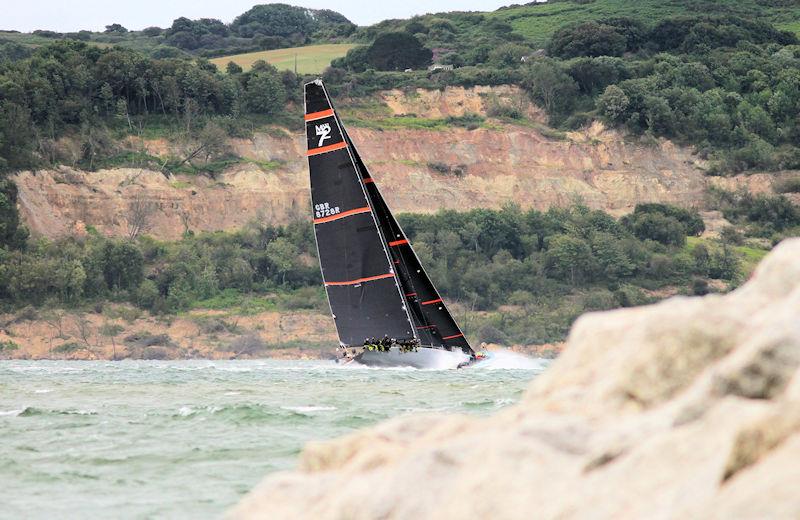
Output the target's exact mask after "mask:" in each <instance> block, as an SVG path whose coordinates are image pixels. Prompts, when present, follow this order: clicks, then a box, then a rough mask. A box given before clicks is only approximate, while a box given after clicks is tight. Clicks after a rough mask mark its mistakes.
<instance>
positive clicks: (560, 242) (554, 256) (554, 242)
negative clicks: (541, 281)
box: [545, 235, 593, 285]
mask: <svg viewBox="0 0 800 520" xmlns="http://www.w3.org/2000/svg"><path fill="white" fill-rule="evenodd" d="M592 261H593V258H592V249H591V247H590V246H589V244H588V243H587V242H586V241H585V240H583V239H580V238H577V237H573V236H570V235H556V236H554V237H552V238H551V239H550V243H549V245H548V248H547V257H546V263H545V267H546V269H547V272H548V273H549V274H552V275H553V276H555V277H556V278H560V279H562V280H568V281H569V282H570V283H571V284H573V285H575V282H576V281H577V280H581V279H583V278H584V277H585V276H586V274H587V273H588V272H589V271H590V269H591V265H592Z"/></svg>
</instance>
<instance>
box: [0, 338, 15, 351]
mask: <svg viewBox="0 0 800 520" xmlns="http://www.w3.org/2000/svg"><path fill="white" fill-rule="evenodd" d="M13 350H19V345H17V344H16V343H14V342H13V341H11V340H10V339H9V340H6V341H0V353H3V352H11V351H13Z"/></svg>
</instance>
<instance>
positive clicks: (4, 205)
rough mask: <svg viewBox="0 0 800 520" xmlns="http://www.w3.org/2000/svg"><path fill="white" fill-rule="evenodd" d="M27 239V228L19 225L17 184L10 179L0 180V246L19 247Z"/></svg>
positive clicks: (23, 244) (7, 247)
mask: <svg viewBox="0 0 800 520" xmlns="http://www.w3.org/2000/svg"><path fill="white" fill-rule="evenodd" d="M27 239H28V230H27V229H26V228H25V227H24V226H22V225H20V222H19V211H17V185H16V184H14V181H12V180H10V179H7V178H6V179H2V180H0V247H2V248H6V249H20V248H22V247H24V246H25V241H26V240H27Z"/></svg>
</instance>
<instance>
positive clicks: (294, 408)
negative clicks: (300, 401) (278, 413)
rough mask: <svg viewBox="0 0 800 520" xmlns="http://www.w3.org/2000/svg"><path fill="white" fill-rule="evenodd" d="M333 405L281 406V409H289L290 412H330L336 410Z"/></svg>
mask: <svg viewBox="0 0 800 520" xmlns="http://www.w3.org/2000/svg"><path fill="white" fill-rule="evenodd" d="M336 409H337V408H336V407H335V406H281V410H289V411H291V412H298V413H307V412H332V411H334V410H336Z"/></svg>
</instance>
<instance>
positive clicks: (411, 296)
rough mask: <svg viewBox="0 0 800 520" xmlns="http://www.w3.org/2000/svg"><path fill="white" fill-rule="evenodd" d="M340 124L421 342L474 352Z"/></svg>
mask: <svg viewBox="0 0 800 520" xmlns="http://www.w3.org/2000/svg"><path fill="white" fill-rule="evenodd" d="M337 120H338V116H337ZM339 126H340V128H341V130H342V132H343V133H344V139H345V142H346V143H347V145H348V147H349V150H350V153H351V155H352V156H353V159H354V160H355V164H356V167H357V169H358V172H359V175H360V176H361V181H362V183H363V184H364V186H365V188H366V191H367V196H368V198H369V201H370V205H371V206H372V208H373V212H374V215H375V216H376V219H377V221H378V225H379V227H380V230H381V232H382V233H383V236H384V239H385V240H386V244H387V245H388V246H389V253H390V256H391V259H392V262H393V264H394V267H395V272H396V273H397V276H398V279H399V281H400V286H401V288H402V290H403V297H404V298H405V299H406V302H407V307H408V310H409V313H410V314H411V318H412V320H413V322H414V327H415V329H416V332H417V334H418V336H419V338H420V342H421V343H422V344H423V345H431V346H434V347H443V348H446V349H448V350H450V349H453V348H460V349H461V350H463V351H464V352H466V353H472V352H473V350H472V347H470V345H469V342H467V339H466V338H465V337H464V334H463V332H461V329H460V328H459V326H458V324H457V323H456V320H455V319H454V318H453V315H452V314H450V311H449V310H448V309H447V306H446V305H445V303H444V300H443V299H442V297H441V295H439V292H438V291H437V290H436V287H434V285H433V282H432V281H431V279H430V278H429V277H428V275H427V273H425V269H424V268H423V267H422V264H421V263H420V261H419V258H418V257H417V255H416V253H415V252H414V249H413V248H412V246H411V243H410V242H409V241H408V237H406V235H405V233H404V232H403V230H402V228H401V227H400V224H399V223H398V222H397V220H396V219H395V217H394V215H393V214H392V212H391V211H390V210H389V207H388V206H387V205H386V202H385V201H384V199H383V196H382V195H381V192H380V190H379V189H378V186H377V184H375V181H374V180H373V179H372V177H371V175H370V173H369V170H367V167H366V165H364V162H363V161H362V160H361V156H360V155H359V153H358V150H357V149H356V147H355V145H354V144H353V142H352V140H351V139H350V136H349V135H348V134H347V130H345V128H344V125H342V124H341V121H339Z"/></svg>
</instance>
